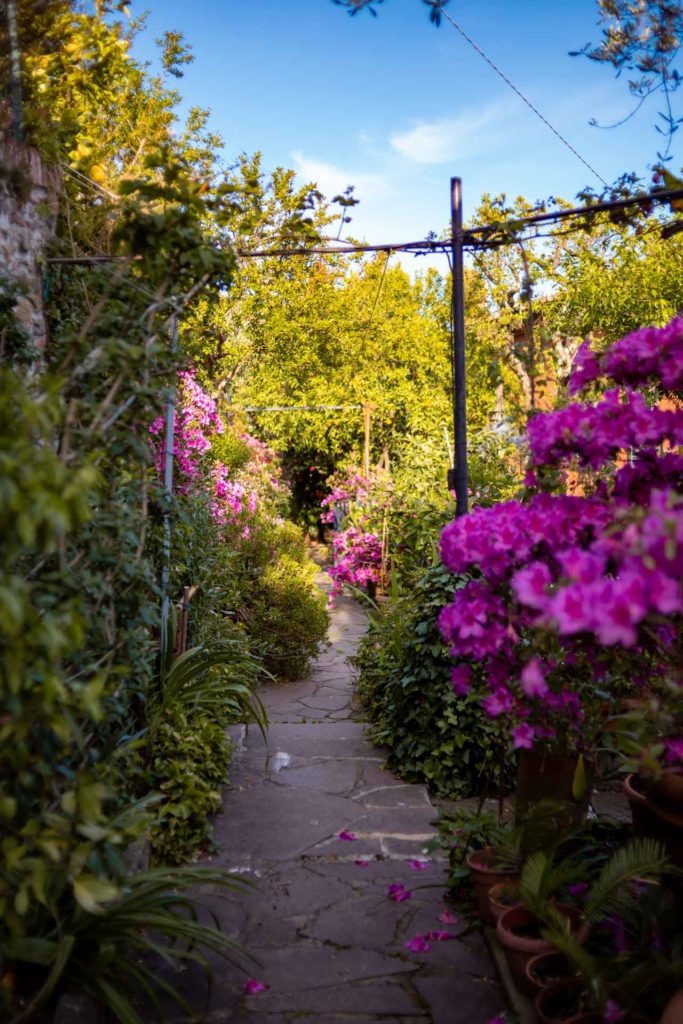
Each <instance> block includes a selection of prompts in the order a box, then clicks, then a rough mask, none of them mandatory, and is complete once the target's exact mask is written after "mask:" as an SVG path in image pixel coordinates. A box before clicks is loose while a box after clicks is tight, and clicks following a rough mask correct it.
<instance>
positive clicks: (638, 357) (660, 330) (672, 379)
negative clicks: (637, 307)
mask: <svg viewBox="0 0 683 1024" xmlns="http://www.w3.org/2000/svg"><path fill="white" fill-rule="evenodd" d="M602 376H606V377H609V378H610V379H611V380H613V381H614V382H615V383H617V384H632V385H635V386H636V387H638V386H641V387H642V386H643V385H644V384H647V383H650V382H654V383H655V384H659V385H660V386H661V388H662V389H663V390H664V391H681V390H682V389H683V318H682V317H674V319H673V320H672V321H671V322H670V323H668V324H667V325H666V327H642V328H641V329H640V330H639V331H634V332H633V333H632V334H627V335H626V337H625V338H622V339H621V341H618V342H617V343H616V344H615V345H612V346H611V347H610V349H609V350H608V351H607V352H605V353H604V355H602V356H599V355H596V353H595V352H593V351H592V349H591V347H590V343H589V342H587V341H586V342H584V344H583V345H582V346H581V348H580V349H579V351H578V352H577V354H576V356H575V358H574V366H573V368H572V375H571V378H570V381H569V394H570V395H575V394H577V393H578V392H579V391H581V390H582V389H583V388H584V387H586V385H587V384H590V383H592V382H593V381H596V380H598V379H599V378H600V377H602Z"/></svg>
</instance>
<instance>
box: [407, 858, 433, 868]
mask: <svg viewBox="0 0 683 1024" xmlns="http://www.w3.org/2000/svg"><path fill="white" fill-rule="evenodd" d="M431 863H432V862H431V860H430V859H429V858H427V859H426V860H409V861H408V867H409V868H410V870H411V871H426V870H427V868H428V867H429V865H430V864H431Z"/></svg>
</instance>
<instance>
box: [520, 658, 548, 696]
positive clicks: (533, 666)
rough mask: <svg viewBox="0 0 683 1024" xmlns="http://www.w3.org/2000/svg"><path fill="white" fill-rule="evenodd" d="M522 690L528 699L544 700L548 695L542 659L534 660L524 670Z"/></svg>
mask: <svg viewBox="0 0 683 1024" xmlns="http://www.w3.org/2000/svg"><path fill="white" fill-rule="evenodd" d="M521 678H522V689H523V690H524V692H525V694H526V695H527V697H532V698H533V697H536V698H538V699H542V698H543V697H545V696H546V694H547V693H548V684H547V683H546V681H545V666H544V664H543V662H542V661H541V659H540V658H532V659H531V661H529V662H527V664H526V665H525V666H524V668H523V669H522V676H521Z"/></svg>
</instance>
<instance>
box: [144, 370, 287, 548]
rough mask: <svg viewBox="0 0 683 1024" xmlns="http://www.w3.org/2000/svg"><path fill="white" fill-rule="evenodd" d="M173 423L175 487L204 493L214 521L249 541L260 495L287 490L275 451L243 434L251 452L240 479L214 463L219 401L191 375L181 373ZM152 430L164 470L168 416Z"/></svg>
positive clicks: (221, 427)
mask: <svg viewBox="0 0 683 1024" xmlns="http://www.w3.org/2000/svg"><path fill="white" fill-rule="evenodd" d="M174 421H175V422H174V447H173V455H174V461H175V489H176V490H177V492H178V493H180V494H194V493H199V492H201V491H205V492H206V493H207V494H208V497H209V501H210V505H211V513H212V516H213V519H214V521H215V522H216V523H217V524H218V525H220V526H230V527H234V528H236V530H237V533H238V535H239V536H240V537H242V538H243V539H245V540H246V539H248V537H249V536H250V533H251V525H250V524H251V521H252V520H253V517H254V516H255V514H256V512H257V509H258V508H259V506H260V504H261V500H262V495H263V494H264V493H266V492H267V493H268V494H269V495H270V496H273V495H277V493H278V492H280V491H281V490H282V489H283V484H282V483H281V481H280V479H279V477H278V475H277V471H276V466H275V463H276V456H275V454H274V452H273V451H272V450H271V449H270V448H269V447H268V445H266V444H265V443H264V442H263V441H259V440H258V439H257V438H255V437H252V436H251V435H249V434H243V435H241V440H242V441H243V442H244V443H245V444H246V445H247V447H248V449H249V459H248V460H247V462H246V464H245V465H244V466H243V467H242V469H241V470H240V473H239V478H235V477H234V476H231V474H230V471H229V470H228V468H227V467H226V466H225V465H224V464H223V463H222V462H221V461H220V460H216V459H213V460H212V459H211V455H210V453H211V450H212V447H213V440H214V439H215V437H216V435H218V434H222V433H223V432H224V431H225V429H226V428H225V424H224V422H223V420H222V418H221V416H220V413H219V411H218V407H217V404H216V402H215V400H214V399H213V398H211V396H210V395H209V394H207V392H206V391H204V389H203V388H202V387H200V385H199V384H198V383H197V381H196V379H195V376H194V372H192V371H187V372H183V373H179V374H178V393H177V401H176V408H175V411H174ZM149 431H150V434H151V435H152V437H153V438H154V443H155V460H156V464H157V468H158V470H159V472H162V470H163V464H164V446H165V423H164V417H163V416H159V417H158V418H157V419H155V420H154V422H153V423H152V424H151V425H150V427H149Z"/></svg>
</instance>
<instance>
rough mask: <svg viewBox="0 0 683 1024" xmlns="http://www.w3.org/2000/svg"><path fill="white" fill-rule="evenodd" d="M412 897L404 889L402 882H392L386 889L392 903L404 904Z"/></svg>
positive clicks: (410, 893)
mask: <svg viewBox="0 0 683 1024" xmlns="http://www.w3.org/2000/svg"><path fill="white" fill-rule="evenodd" d="M412 895H413V894H412V892H410V891H409V890H408V889H406V887H405V886H404V884H403V882H392V884H391V885H390V886H389V888H388V889H387V896H388V897H389V899H390V900H393V901H394V903H404V902H405V901H406V900H409V899H411V898H412Z"/></svg>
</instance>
